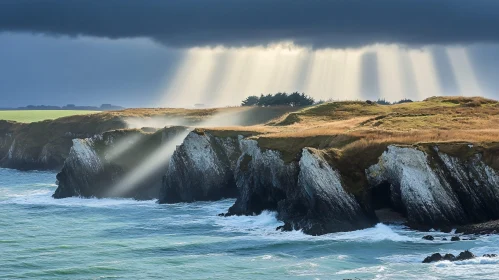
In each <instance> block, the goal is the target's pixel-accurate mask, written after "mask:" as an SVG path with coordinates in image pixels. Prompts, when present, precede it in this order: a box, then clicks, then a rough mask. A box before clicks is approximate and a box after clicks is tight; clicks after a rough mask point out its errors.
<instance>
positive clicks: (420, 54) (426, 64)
mask: <svg viewBox="0 0 499 280" xmlns="http://www.w3.org/2000/svg"><path fill="white" fill-rule="evenodd" d="M409 58H410V60H411V65H412V71H413V73H414V78H415V82H416V88H417V92H418V99H419V100H422V99H425V98H428V97H430V96H436V95H441V92H442V91H441V90H440V84H439V82H438V78H437V77H438V76H437V73H436V68H435V65H434V61H433V57H432V56H431V54H430V52H429V51H428V49H422V50H410V51H409Z"/></svg>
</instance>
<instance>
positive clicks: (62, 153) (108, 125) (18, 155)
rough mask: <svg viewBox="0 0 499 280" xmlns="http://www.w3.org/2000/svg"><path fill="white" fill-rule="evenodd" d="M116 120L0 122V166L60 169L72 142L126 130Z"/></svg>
mask: <svg viewBox="0 0 499 280" xmlns="http://www.w3.org/2000/svg"><path fill="white" fill-rule="evenodd" d="M125 127H126V124H125V123H124V122H123V121H122V120H120V119H119V118H110V119H105V120H104V119H100V118H98V117H96V116H91V115H89V116H72V117H66V118H61V119H57V120H47V121H41V122H35V123H29V124H25V123H16V122H8V121H1V120H0V167H5V168H14V169H19V170H60V169H61V168H62V166H63V164H64V161H65V159H66V158H67V157H68V155H69V151H70V149H71V146H72V145H73V142H72V140H73V139H77V138H79V139H83V138H88V137H92V136H93V135H95V134H100V133H103V132H105V131H108V130H113V129H121V128H125Z"/></svg>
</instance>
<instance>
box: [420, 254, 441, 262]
mask: <svg viewBox="0 0 499 280" xmlns="http://www.w3.org/2000/svg"><path fill="white" fill-rule="evenodd" d="M441 260H443V257H442V255H441V254H440V253H435V254H433V255H431V256H428V257H426V258H425V259H424V260H423V263H432V262H438V261H441Z"/></svg>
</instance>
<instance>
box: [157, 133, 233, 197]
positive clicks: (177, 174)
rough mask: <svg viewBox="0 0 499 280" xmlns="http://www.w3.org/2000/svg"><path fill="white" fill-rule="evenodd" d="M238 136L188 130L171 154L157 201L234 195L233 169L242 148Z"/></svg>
mask: <svg viewBox="0 0 499 280" xmlns="http://www.w3.org/2000/svg"><path fill="white" fill-rule="evenodd" d="M240 139H241V136H239V137H215V136H213V135H212V134H210V133H208V132H203V131H196V132H191V133H189V135H188V136H187V137H186V138H185V140H184V141H183V143H182V145H180V146H179V147H178V148H177V149H176V150H175V152H174V154H173V156H172V157H171V160H170V163H169V167H168V169H167V171H166V175H165V176H164V179H163V187H162V189H161V195H160V199H159V201H160V203H175V202H192V201H196V200H218V199H221V198H230V197H236V195H237V190H236V188H235V179H234V172H233V171H234V169H235V166H236V161H237V159H238V158H239V156H240V154H241V151H240V149H239V140H240Z"/></svg>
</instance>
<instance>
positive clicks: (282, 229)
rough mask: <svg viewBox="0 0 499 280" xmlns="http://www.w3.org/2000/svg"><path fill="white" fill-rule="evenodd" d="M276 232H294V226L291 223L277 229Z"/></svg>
mask: <svg viewBox="0 0 499 280" xmlns="http://www.w3.org/2000/svg"><path fill="white" fill-rule="evenodd" d="M275 230H277V231H292V230H293V226H292V225H291V224H290V223H285V224H284V225H282V226H278V227H276V229H275Z"/></svg>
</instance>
